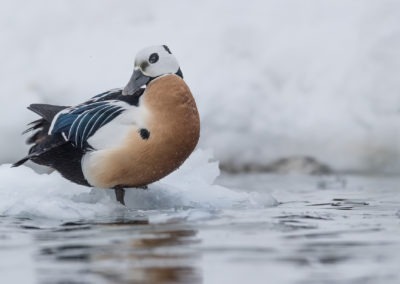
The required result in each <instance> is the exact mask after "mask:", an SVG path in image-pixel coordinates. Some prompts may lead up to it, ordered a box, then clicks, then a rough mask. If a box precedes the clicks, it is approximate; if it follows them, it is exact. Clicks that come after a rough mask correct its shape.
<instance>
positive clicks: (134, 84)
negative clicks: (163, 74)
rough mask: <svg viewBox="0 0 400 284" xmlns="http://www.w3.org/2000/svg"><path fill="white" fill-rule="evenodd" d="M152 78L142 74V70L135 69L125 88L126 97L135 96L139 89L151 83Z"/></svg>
mask: <svg viewBox="0 0 400 284" xmlns="http://www.w3.org/2000/svg"><path fill="white" fill-rule="evenodd" d="M150 79H151V78H150V77H149V76H146V75H144V74H143V73H142V71H141V70H140V69H135V71H134V72H133V74H132V77H131V79H130V80H129V83H128V84H127V85H126V87H125V88H124V94H125V95H133V94H134V93H135V92H136V91H137V90H138V89H140V88H141V87H143V86H144V85H146V84H147V83H148V82H149V81H150Z"/></svg>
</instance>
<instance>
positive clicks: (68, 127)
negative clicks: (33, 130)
mask: <svg viewBox="0 0 400 284" xmlns="http://www.w3.org/2000/svg"><path fill="white" fill-rule="evenodd" d="M124 110H125V108H124V107H123V105H122V104H121V101H118V100H107V101H97V102H93V101H91V102H90V103H88V102H87V103H85V104H82V105H78V106H76V107H73V108H68V109H66V110H63V111H61V112H60V113H59V114H58V115H57V116H56V117H55V121H53V123H52V127H51V128H50V130H49V134H56V133H61V134H62V135H63V136H64V138H65V139H66V140H67V141H70V142H71V143H72V144H73V145H74V146H76V147H78V148H81V149H86V148H88V147H90V145H88V143H87V140H88V139H89V138H90V137H91V136H92V135H93V134H94V133H96V131H97V130H99V129H100V128H101V127H102V126H104V125H105V124H107V123H109V122H110V121H112V120H113V119H114V118H116V117H117V116H118V115H120V114H121V113H122V112H123V111H124Z"/></svg>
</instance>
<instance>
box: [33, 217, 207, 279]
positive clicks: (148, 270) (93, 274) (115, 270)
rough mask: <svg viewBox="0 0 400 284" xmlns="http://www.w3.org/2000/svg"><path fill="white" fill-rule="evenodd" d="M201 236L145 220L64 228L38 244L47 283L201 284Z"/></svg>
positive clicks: (41, 236) (39, 238)
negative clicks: (197, 244) (196, 246)
mask: <svg viewBox="0 0 400 284" xmlns="http://www.w3.org/2000/svg"><path fill="white" fill-rule="evenodd" d="M79 227H81V230H80V229H79ZM88 227H90V228H89V229H88ZM196 235H197V231H196V230H193V229H191V228H190V227H189V226H183V225H182V224H180V225H179V226H177V225H171V224H169V225H159V226H152V225H149V223H148V222H144V221H143V220H141V221H140V222H133V221H131V222H119V223H118V222H114V223H103V224H96V225H93V224H83V223H81V224H79V223H73V224H64V226H63V228H62V230H60V229H58V230H57V231H54V230H53V231H51V232H48V231H47V232H46V231H41V233H40V234H38V236H37V238H36V240H37V241H38V242H39V247H41V250H40V251H39V254H38V256H37V259H38V260H39V263H40V264H41V265H40V267H42V268H41V269H39V272H40V273H39V274H40V275H41V282H43V283H63V282H68V283H199V282H202V275H201V272H200V270H199V269H198V267H197V266H196V265H197V263H198V261H199V255H198V254H197V253H196V252H195V251H194V249H192V248H191V246H192V245H194V244H196V243H198V242H199V240H198V239H197V237H196ZM50 263H51V264H52V265H49V264H50Z"/></svg>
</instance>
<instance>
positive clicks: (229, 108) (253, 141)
mask: <svg viewBox="0 0 400 284" xmlns="http://www.w3.org/2000/svg"><path fill="white" fill-rule="evenodd" d="M0 31H1V32H0V43H1V46H2V52H1V53H0V62H1V65H0V84H1V87H2V92H1V95H0V105H1V112H2V120H1V121H0V129H1V131H2V136H3V137H7V139H2V140H1V141H0V149H2V150H1V152H0V162H12V161H14V160H15V159H17V158H19V157H20V156H21V155H23V152H24V150H25V146H24V145H23V140H22V139H21V137H20V136H19V133H20V132H21V131H22V130H23V128H24V124H25V123H26V122H27V121H29V120H31V119H33V118H34V116H33V115H32V114H29V113H28V112H27V111H24V108H25V106H26V105H28V104H29V103H31V102H47V103H54V104H76V103H79V102H80V101H82V100H84V99H86V98H88V97H90V96H92V95H95V94H97V93H99V92H102V91H105V90H107V89H110V88H114V87H120V86H123V85H124V84H126V82H127V80H128V79H129V77H130V74H131V71H132V67H133V59H134V56H135V53H136V52H137V51H138V50H139V49H141V48H142V47H143V46H146V45H150V44H159V43H166V44H168V45H169V46H170V48H171V50H172V51H173V52H174V53H175V54H176V55H177V58H178V59H179V60H180V62H181V66H182V70H183V73H184V75H185V78H186V80H187V82H188V84H189V86H190V87H191V89H192V91H193V93H194V95H195V97H196V100H197V102H198V106H199V109H200V113H201V119H202V138H201V146H202V147H204V148H213V149H214V152H215V154H216V157H217V158H218V159H219V160H221V162H222V163H223V164H229V165H230V166H231V167H232V166H233V167H237V168H240V167H242V166H243V165H246V164H256V165H265V164H268V163H269V162H271V161H273V160H275V159H277V158H281V157H288V156H292V155H296V156H299V155H308V156H312V157H315V158H316V159H318V160H320V161H321V162H323V163H325V164H328V165H330V166H332V167H334V168H336V169H340V170H358V171H374V172H400V162H399V161H400V147H399V145H400V111H399V109H400V80H399V78H398V75H399V74H400V53H399V52H398V50H400V3H399V2H398V1H396V0H382V1H374V0H364V1H318V0H310V1H295V0H286V1H272V0H269V1H265V0H258V1H252V2H251V4H249V3H247V2H246V1H235V2H232V1H228V0H225V1H218V2H215V1H211V0H205V1H201V2H193V1H179V0H171V1H161V0H158V1H152V2H151V4H150V3H148V2H146V1H130V0H129V1H127V0H126V1H118V2H115V1H105V0H96V1H94V0H91V1H90V0H88V1H77V0H60V1H56V2H54V1H50V2H49V1H44V0H39V1H35V2H30V1H8V2H7V3H3V5H2V9H1V11H0Z"/></svg>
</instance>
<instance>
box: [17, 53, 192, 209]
mask: <svg viewBox="0 0 400 284" xmlns="http://www.w3.org/2000/svg"><path fill="white" fill-rule="evenodd" d="M164 49H165V50H166V51H164V53H166V54H167V55H165V56H166V57H167V56H170V57H171V56H172V55H170V54H171V53H170V51H169V49H167V48H166V47H165V46H164V47H163V46H161V47H157V51H158V52H162V50H164ZM142 53H143V52H142ZM154 54H155V53H152V54H151V56H150V59H149V60H150V63H152V62H151V60H152V61H154ZM142 56H143V54H142ZM157 56H158V55H157ZM151 58H152V59H151ZM173 59H174V58H173ZM157 60H158V57H157V58H156V60H155V61H157ZM153 63H154V62H153ZM167 63H168V62H167ZM173 63H174V64H175V62H173ZM142 64H143V63H142ZM163 64H164V65H165V63H163ZM166 66H167V67H168V65H166ZM166 66H163V68H164V69H165V68H166ZM177 66H178V65H177ZM153 68H154V67H153ZM178 68H179V66H178ZM174 69H176V67H175V65H174ZM135 70H136V69H135ZM140 72H144V71H143V70H140ZM152 72H154V71H152ZM175 72H176V74H175ZM144 77H145V80H146V78H149V79H147V81H146V82H147V84H146V88H138V87H136V85H135V84H136V83H137V81H139V82H143V76H142V77H141V78H140V79H138V75H137V73H136V71H135V73H134V75H132V78H131V81H130V82H129V83H128V85H127V87H125V89H113V90H110V91H108V92H105V93H102V94H100V95H97V96H95V97H93V98H92V99H90V100H88V101H86V102H84V103H82V104H79V105H77V106H74V107H66V106H52V105H44V104H33V105H31V106H30V107H29V109H30V110H32V111H34V112H36V113H37V114H39V115H40V116H41V117H42V118H41V119H39V120H36V121H34V122H32V123H31V127H30V128H29V129H28V130H27V131H32V130H33V131H35V133H34V134H33V135H32V136H31V137H30V138H29V139H28V141H27V142H28V143H29V144H33V146H32V147H31V149H30V151H29V155H28V156H26V157H25V158H24V159H22V160H21V161H19V162H17V163H15V164H14V166H19V165H21V164H23V163H24V162H25V161H27V160H32V161H33V162H35V163H37V164H40V165H45V166H49V167H51V168H53V169H55V170H57V171H58V172H60V173H61V175H62V176H64V177H65V178H67V179H69V180H70V181H72V182H75V183H78V184H82V185H86V186H93V187H99V188H114V189H116V195H117V199H118V196H119V198H120V199H119V201H120V202H121V203H124V201H123V194H122V197H121V192H120V190H121V188H123V187H143V186H146V185H148V184H150V183H152V182H155V181H157V180H159V179H161V178H163V177H164V176H166V175H168V174H169V173H171V172H172V171H174V170H176V169H177V168H178V167H179V166H180V165H181V164H182V163H183V162H184V161H185V160H186V158H187V157H188V156H189V155H190V154H191V152H192V151H193V150H194V148H195V147H196V144H197V142H198V139H199V135H200V120H199V114H198V111H197V108H196V103H195V100H194V98H193V96H192V94H191V92H190V89H189V87H188V86H187V85H186V83H185V82H184V81H183V79H182V78H181V77H182V73H181V71H180V69H178V70H177V71H176V70H175V71H174V73H172V74H168V73H167V74H160V75H157V76H154V77H152V78H150V77H147V75H146V76H144ZM133 80H134V81H133ZM140 84H142V83H140ZM117 190H118V191H119V193H118V192H117Z"/></svg>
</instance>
